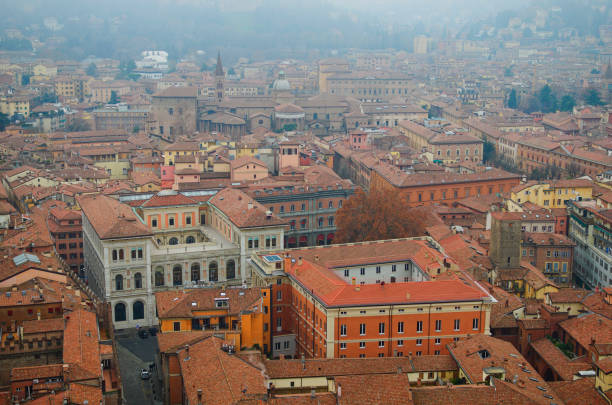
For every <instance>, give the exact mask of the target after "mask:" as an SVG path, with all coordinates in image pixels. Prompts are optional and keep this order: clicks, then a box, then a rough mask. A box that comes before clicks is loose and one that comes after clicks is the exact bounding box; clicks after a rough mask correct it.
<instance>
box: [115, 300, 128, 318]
mask: <svg viewBox="0 0 612 405" xmlns="http://www.w3.org/2000/svg"><path fill="white" fill-rule="evenodd" d="M126 319H127V315H126V311H125V304H124V303H122V302H119V303H117V304H115V322H123V321H125V320H126Z"/></svg>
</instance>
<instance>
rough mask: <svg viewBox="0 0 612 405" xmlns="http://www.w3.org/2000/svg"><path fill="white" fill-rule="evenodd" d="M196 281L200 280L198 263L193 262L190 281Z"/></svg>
mask: <svg viewBox="0 0 612 405" xmlns="http://www.w3.org/2000/svg"><path fill="white" fill-rule="evenodd" d="M198 281H200V265H199V264H198V263H194V264H192V265H191V282H192V283H197V282H198Z"/></svg>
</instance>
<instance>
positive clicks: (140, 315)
mask: <svg viewBox="0 0 612 405" xmlns="http://www.w3.org/2000/svg"><path fill="white" fill-rule="evenodd" d="M132 319H134V320H136V319H144V304H143V303H142V301H136V302H134V304H133V305H132Z"/></svg>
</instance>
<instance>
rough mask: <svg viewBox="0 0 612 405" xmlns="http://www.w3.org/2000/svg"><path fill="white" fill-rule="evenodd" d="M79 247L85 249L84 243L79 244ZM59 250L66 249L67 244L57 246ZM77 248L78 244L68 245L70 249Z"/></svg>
mask: <svg viewBox="0 0 612 405" xmlns="http://www.w3.org/2000/svg"><path fill="white" fill-rule="evenodd" d="M79 247H80V248H82V247H83V242H79ZM57 248H58V249H66V244H65V243H60V244H58V245H57ZM76 248H77V244H76V243H69V244H68V249H76Z"/></svg>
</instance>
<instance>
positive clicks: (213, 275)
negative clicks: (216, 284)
mask: <svg viewBox="0 0 612 405" xmlns="http://www.w3.org/2000/svg"><path fill="white" fill-rule="evenodd" d="M208 280H209V281H219V266H218V265H217V262H210V264H209V265H208Z"/></svg>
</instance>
